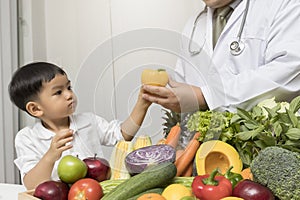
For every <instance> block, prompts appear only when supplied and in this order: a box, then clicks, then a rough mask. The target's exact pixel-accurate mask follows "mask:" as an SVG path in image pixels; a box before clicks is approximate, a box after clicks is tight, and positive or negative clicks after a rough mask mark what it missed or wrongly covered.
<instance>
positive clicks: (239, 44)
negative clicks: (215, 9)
mask: <svg viewBox="0 0 300 200" xmlns="http://www.w3.org/2000/svg"><path fill="white" fill-rule="evenodd" d="M249 4H250V0H247V3H246V8H245V12H244V15H243V19H242V23H241V26H240V29H239V32H238V34H237V37H236V38H237V39H236V40H234V41H233V42H231V43H230V46H229V49H230V53H231V55H233V56H238V55H240V54H241V53H242V52H243V51H244V49H245V43H244V42H243V41H242V40H241V36H242V33H243V29H244V27H245V23H246V18H247V14H248V10H249ZM206 12H207V6H205V8H204V9H203V10H202V11H201V12H200V13H199V15H198V16H197V17H196V20H195V21H194V25H193V30H192V33H191V37H190V40H189V52H190V54H191V56H195V55H197V54H199V53H200V52H201V51H202V49H203V46H204V43H205V42H204V43H203V44H202V46H201V47H200V49H199V50H192V48H191V46H192V41H193V37H194V33H195V29H196V26H197V23H198V20H199V18H200V16H201V15H202V14H203V13H206Z"/></svg>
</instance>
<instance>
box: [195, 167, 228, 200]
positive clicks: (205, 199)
mask: <svg viewBox="0 0 300 200" xmlns="http://www.w3.org/2000/svg"><path fill="white" fill-rule="evenodd" d="M217 173H218V169H215V170H214V171H213V172H212V173H211V174H210V175H209V174H206V175H202V176H196V177H195V178H194V180H193V182H192V191H193V194H194V195H195V196H196V197H197V198H199V199H201V200H220V199H221V198H224V197H228V196H231V194H232V185H231V182H230V181H229V180H228V179H227V178H225V177H224V176H221V175H220V176H216V175H217Z"/></svg>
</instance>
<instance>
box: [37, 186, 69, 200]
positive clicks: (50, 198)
mask: <svg viewBox="0 0 300 200" xmlns="http://www.w3.org/2000/svg"><path fill="white" fill-rule="evenodd" d="M68 192H69V186H68V185H67V184H66V183H63V182H60V181H45V182H43V183H41V184H39V185H38V186H37V187H36V188H35V190H34V193H33V196H35V197H37V198H40V199H43V200H68Z"/></svg>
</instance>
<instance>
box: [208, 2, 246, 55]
mask: <svg viewBox="0 0 300 200" xmlns="http://www.w3.org/2000/svg"><path fill="white" fill-rule="evenodd" d="M249 1H250V0H249ZM234 3H236V2H234ZM246 4H247V1H246V0H242V1H241V2H238V5H234V6H236V7H235V9H234V11H233V13H232V14H231V16H230V18H229V20H228V22H227V23H226V25H225V27H224V29H223V31H222V33H221V35H220V37H219V41H221V40H222V38H223V37H224V34H226V32H227V31H228V29H229V28H230V27H231V26H232V25H233V24H234V23H236V22H237V20H239V19H240V18H241V17H243V13H244V11H245V9H246ZM213 12H214V9H212V8H208V12H207V16H208V18H207V20H208V21H207V24H210V26H208V27H210V28H208V29H207V31H208V32H207V34H208V35H209V36H210V38H211V39H210V40H209V41H210V44H209V47H210V48H209V52H210V53H211V54H214V51H213V48H212V23H213V20H212V18H213ZM237 34H238V32H237V33H236V35H233V36H232V37H236V36H237ZM218 43H219V42H217V44H216V47H215V48H217V46H218Z"/></svg>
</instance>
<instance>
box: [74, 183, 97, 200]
mask: <svg viewBox="0 0 300 200" xmlns="http://www.w3.org/2000/svg"><path fill="white" fill-rule="evenodd" d="M102 196H103V190H102V187H101V186H100V184H99V183H98V182H97V181H96V180H94V179H91V178H83V179H80V180H78V181H76V182H75V183H74V184H73V185H72V186H71V188H70V191H69V195H68V200H86V199H88V200H99V199H101V198H102Z"/></svg>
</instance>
